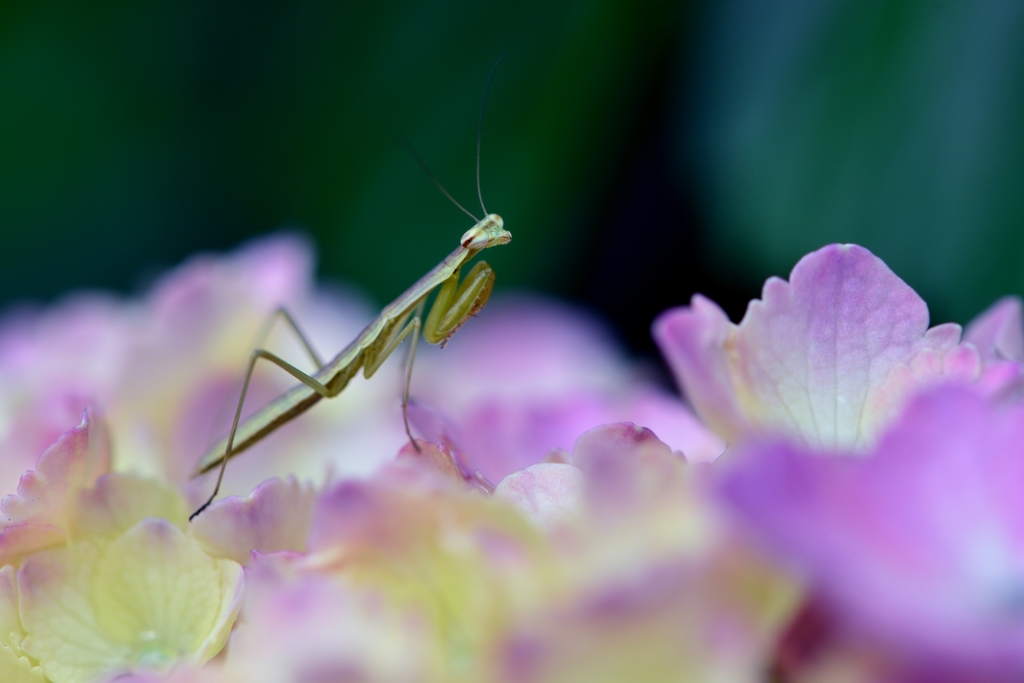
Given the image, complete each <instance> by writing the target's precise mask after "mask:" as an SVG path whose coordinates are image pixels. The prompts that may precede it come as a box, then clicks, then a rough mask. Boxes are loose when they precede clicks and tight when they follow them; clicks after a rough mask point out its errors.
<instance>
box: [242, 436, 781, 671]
mask: <svg viewBox="0 0 1024 683" xmlns="http://www.w3.org/2000/svg"><path fill="white" fill-rule="evenodd" d="M421 448H422V453H419V454H417V453H416V452H415V451H414V450H413V449H412V448H411V447H409V448H407V449H405V451H403V455H402V457H401V458H400V459H399V460H397V461H396V462H395V463H394V464H393V465H389V466H388V467H385V468H384V469H382V470H381V471H380V472H378V473H377V474H376V475H375V476H374V477H372V478H371V479H369V480H362V481H354V480H353V481H346V482H342V483H339V484H338V485H336V486H335V487H333V488H332V489H330V490H328V491H326V492H325V493H324V494H322V495H321V496H320V498H319V500H318V501H317V503H316V507H315V512H314V521H313V525H312V533H311V535H310V539H309V551H308V553H277V554H273V555H262V554H256V556H255V559H254V561H253V563H252V571H251V573H250V575H249V579H250V580H249V584H248V594H247V597H246V604H245V609H244V611H243V616H242V619H241V624H240V626H239V628H238V630H237V633H236V635H235V636H234V637H233V639H232V642H231V646H230V649H229V653H228V658H227V662H226V664H225V668H224V671H223V673H224V676H225V679H226V680H246V681H277V680H306V679H309V678H310V677H312V678H316V677H320V678H326V679H332V677H333V678H338V677H344V676H348V677H351V678H354V679H356V680H382V681H406V680H416V681H430V680H437V681H458V680H465V681H483V680H499V681H500V680H508V681H556V680H557V681H566V680H588V681H601V680H607V681H616V680H622V679H623V677H628V676H629V674H630V672H633V673H635V674H639V673H642V674H643V676H644V680H649V681H659V680H663V681H677V680H735V681H741V680H749V681H754V680H757V679H758V675H759V672H760V666H761V662H762V661H763V659H764V657H765V656H766V654H765V653H766V652H767V650H768V649H769V648H770V645H771V636H772V634H773V633H774V629H775V628H777V627H778V625H779V623H780V622H781V620H782V619H784V618H785V617H786V616H787V615H788V613H789V611H790V610H791V608H792V605H793V598H794V597H795V593H794V591H793V590H792V587H791V585H790V584H789V583H788V582H787V581H786V580H784V579H783V578H782V577H781V575H780V574H779V573H778V572H776V571H774V570H772V569H770V568H769V567H767V566H766V565H764V563H758V561H756V560H755V559H754V558H753V557H752V556H749V555H748V556H744V557H743V558H742V560H741V559H740V557H739V554H740V553H741V551H740V550H739V549H738V547H737V546H735V545H733V544H729V543H723V542H722V535H721V529H720V528H719V526H718V525H719V522H718V521H716V519H715V514H714V513H713V512H712V511H711V510H710V509H709V508H708V507H706V505H705V504H704V497H703V494H702V493H700V491H701V488H702V487H701V486H700V485H699V484H698V482H699V481H700V480H701V477H700V476H699V473H698V472H697V471H690V470H689V467H691V466H688V465H687V464H686V462H685V461H684V460H683V458H682V457H681V456H680V455H679V454H678V453H673V452H672V451H671V449H669V448H668V447H667V446H666V445H665V444H664V443H662V442H661V441H659V440H658V439H657V438H656V437H655V436H654V435H653V433H651V432H650V431H649V430H645V429H642V428H638V427H635V426H633V425H631V424H617V425H610V426H606V427H601V428H598V429H596V430H593V431H591V432H588V433H587V434H585V435H583V436H582V437H581V438H580V439H579V440H578V441H577V443H576V445H575V447H574V448H573V451H572V453H571V454H570V456H569V457H570V459H571V460H572V461H573V464H569V463H556V464H538V465H534V466H533V467H531V468H528V469H527V470H525V471H521V472H518V473H515V474H513V475H511V476H510V477H509V478H507V479H505V480H503V481H502V482H500V483H499V484H498V486H497V489H496V491H495V493H494V495H493V496H492V495H489V494H487V493H485V492H483V491H481V490H480V489H479V488H478V487H474V486H472V485H471V483H472V482H467V481H466V480H465V478H464V477H463V476H462V474H461V471H460V470H459V469H458V468H457V467H456V466H454V465H453V463H452V461H451V459H450V458H451V456H450V454H448V453H446V452H445V451H442V450H440V449H438V448H437V447H434V446H431V445H430V444H426V443H424V444H422V445H421ZM544 499H546V500H548V501H552V500H554V501H557V504H556V505H555V506H554V507H556V508H557V510H555V509H553V508H552V506H551V505H546V504H545V503H544V502H542V500H544ZM302 633H306V634H309V635H307V636H301V635H299V634H302ZM282 640H283V643H282ZM282 644H283V645H284V646H283V647H282V646H281V645H282ZM638 666H640V667H641V668H637V667H638Z"/></svg>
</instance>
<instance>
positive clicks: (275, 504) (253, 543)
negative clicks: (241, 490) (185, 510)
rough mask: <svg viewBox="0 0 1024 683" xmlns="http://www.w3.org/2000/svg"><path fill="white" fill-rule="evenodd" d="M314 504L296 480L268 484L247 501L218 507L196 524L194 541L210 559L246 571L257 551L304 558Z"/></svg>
mask: <svg viewBox="0 0 1024 683" xmlns="http://www.w3.org/2000/svg"><path fill="white" fill-rule="evenodd" d="M315 498H316V492H315V491H314V490H313V488H312V487H311V486H308V485H303V484H300V483H299V482H298V481H296V479H295V477H288V478H287V479H286V480H285V481H282V480H280V479H276V478H275V479H268V480H267V481H265V482H263V483H262V484H260V485H259V486H257V487H256V489H255V490H254V491H253V492H252V493H251V494H250V495H249V496H248V497H246V498H242V497H240V496H231V497H229V498H225V499H223V500H219V501H217V502H215V503H214V504H213V505H211V506H210V509H209V510H207V511H206V512H204V513H203V514H202V515H200V516H199V517H197V518H196V520H195V521H194V522H193V523H192V525H191V531H192V536H193V538H195V539H196V540H197V541H198V542H199V545H200V546H201V547H202V548H203V550H205V551H206V553H207V554H208V555H211V556H213V557H226V558H228V559H231V560H234V561H235V562H238V563H239V564H242V565H245V564H248V562H249V558H250V556H251V554H252V551H254V550H256V551H259V552H261V553H274V552H277V551H280V550H292V551H298V552H305V551H306V540H307V538H308V536H309V530H310V524H311V519H312V515H313V502H314V500H315Z"/></svg>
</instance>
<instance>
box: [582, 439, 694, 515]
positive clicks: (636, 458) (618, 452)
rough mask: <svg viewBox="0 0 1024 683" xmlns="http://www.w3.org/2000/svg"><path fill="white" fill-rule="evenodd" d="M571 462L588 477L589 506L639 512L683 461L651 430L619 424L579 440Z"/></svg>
mask: <svg viewBox="0 0 1024 683" xmlns="http://www.w3.org/2000/svg"><path fill="white" fill-rule="evenodd" d="M572 462H573V464H574V465H576V466H577V467H578V468H580V470H582V471H583V473H584V475H586V497H587V499H588V501H589V504H590V505H594V506H597V507H598V508H599V509H604V508H609V509H613V510H621V509H626V510H629V509H631V508H632V509H639V507H638V506H640V505H641V504H642V503H641V501H642V500H643V499H644V498H646V497H647V496H648V495H649V494H650V492H651V486H652V485H653V486H654V487H657V486H658V485H659V484H658V483H659V482H661V483H662V484H664V483H667V482H668V481H670V480H671V479H672V474H673V471H674V470H676V469H677V468H678V467H679V465H680V463H682V462H683V459H682V458H681V457H680V456H679V454H677V453H673V452H672V450H671V449H670V448H669V447H668V446H667V445H665V444H664V443H663V442H662V441H661V440H660V439H658V437H657V436H655V435H654V432H652V431H651V430H650V429H647V428H645V427H637V426H636V425H634V424H633V423H631V422H620V423H618V424H610V425H603V426H601V427H596V428H594V429H591V430H590V431H588V432H586V433H584V434H583V435H582V436H580V438H579V439H577V440H576V444H575V445H574V446H573V449H572Z"/></svg>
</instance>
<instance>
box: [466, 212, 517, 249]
mask: <svg viewBox="0 0 1024 683" xmlns="http://www.w3.org/2000/svg"><path fill="white" fill-rule="evenodd" d="M459 241H460V242H461V243H462V246H463V247H465V248H466V249H474V250H479V249H487V248H488V247H496V246H498V245H499V244H508V243H509V242H511V241H512V233H510V232H509V231H508V230H506V229H505V221H503V220H501V216H499V215H498V214H496V213H491V214H487V215H486V216H484V219H483V220H482V221H480V222H479V223H477V224H476V225H474V226H473V227H472V228H470V229H469V230H467V231H466V234H465V235H463V236H462V239H461V240H459Z"/></svg>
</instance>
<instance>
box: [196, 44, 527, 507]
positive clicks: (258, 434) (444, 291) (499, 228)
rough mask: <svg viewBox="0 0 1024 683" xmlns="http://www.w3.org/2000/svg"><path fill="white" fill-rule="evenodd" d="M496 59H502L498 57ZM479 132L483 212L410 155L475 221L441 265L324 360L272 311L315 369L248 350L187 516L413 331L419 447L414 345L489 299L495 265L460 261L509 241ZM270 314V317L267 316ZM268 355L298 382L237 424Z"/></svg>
mask: <svg viewBox="0 0 1024 683" xmlns="http://www.w3.org/2000/svg"><path fill="white" fill-rule="evenodd" d="M498 61H499V62H500V61H501V60H498ZM497 66H498V64H497V63H495V64H494V67H492V68H491V73H490V75H489V76H488V78H487V85H486V86H485V88H484V102H486V99H487V90H488V89H489V88H490V81H491V77H493V75H494V69H495V68H497ZM480 121H481V123H482V122H483V105H481V108H480ZM480 134H481V133H480V130H479V129H478V132H477V160H476V171H477V195H478V196H479V197H480V207H481V208H482V209H483V211H484V214H485V215H484V218H483V219H477V218H476V217H475V216H473V214H471V213H470V212H469V211H467V210H466V209H465V208H463V206H462V205H461V204H459V203H458V202H456V201H455V199H453V198H452V196H451V195H450V194H448V191H447V190H445V189H444V187H442V186H441V184H440V183H439V182H438V181H437V179H436V178H434V176H433V174H431V173H430V171H429V170H428V169H427V168H426V166H425V165H424V164H423V162H422V160H420V159H419V157H418V156H416V154H415V151H413V155H414V157H415V158H416V161H417V162H418V163H419V164H420V165H421V166H423V168H424V170H425V171H426V172H427V175H428V176H429V177H430V179H431V180H432V181H433V182H434V183H435V184H436V185H437V186H438V187H439V188H440V189H441V191H442V192H443V193H444V194H445V196H447V197H448V198H449V199H451V201H452V202H454V203H455V205H456V206H458V207H459V208H460V209H462V210H463V211H464V212H465V213H466V214H468V215H469V216H470V217H471V218H473V220H475V221H476V225H474V226H473V227H472V228H470V229H469V230H467V231H466V233H465V234H463V235H462V238H461V239H460V240H459V246H458V247H456V248H455V251H453V252H452V253H450V254H448V256H446V257H445V258H444V260H442V261H441V262H440V263H439V264H437V265H436V266H434V268H432V269H431V270H430V271H429V272H427V274H426V275H424V276H423V277H421V278H420V279H419V280H417V281H416V282H415V284H413V285H412V286H411V287H409V289H407V290H405V292H403V293H402V294H401V295H399V297H398V298H397V299H395V300H394V301H392V302H391V303H390V304H388V305H387V306H385V307H384V309H383V310H382V311H381V312H380V314H379V315H378V316H377V317H376V318H374V319H373V320H371V321H370V323H369V324H368V325H367V326H366V327H365V328H364V329H363V331H362V332H360V333H359V335H358V336H357V337H356V338H355V339H354V340H353V341H352V342H351V343H350V344H349V345H348V346H346V347H345V348H344V349H342V350H341V351H340V352H339V353H338V355H337V356H335V357H334V359H333V360H331V361H329V362H328V363H326V364H325V363H322V362H321V361H320V359H319V357H318V356H317V355H316V353H315V352H314V351H313V348H312V346H311V345H310V344H309V343H308V342H307V341H306V339H305V337H304V336H303V335H302V333H301V332H300V331H299V328H298V325H296V323H295V320H294V319H293V318H292V317H291V315H289V314H288V312H287V311H286V310H284V309H278V310H277V311H276V312H275V317H276V316H277V315H278V314H279V315H282V316H283V317H284V319H285V321H286V322H287V323H288V324H289V326H290V327H291V329H292V330H293V331H294V332H295V333H296V335H297V336H298V337H299V339H300V341H301V342H302V344H303V346H304V347H305V349H306V351H307V352H308V354H309V356H310V357H311V358H312V360H313V362H314V363H315V364H316V366H317V367H318V368H319V369H318V370H317V371H316V372H314V373H313V374H312V375H309V374H306V373H305V372H303V371H302V370H299V369H298V368H296V367H295V366H294V365H291V364H290V363H288V362H287V361H285V360H284V359H282V358H281V357H279V356H277V355H275V354H273V353H271V352H269V351H266V350H265V349H261V348H257V349H255V350H253V352H252V353H251V354H250V356H249V362H248V365H247V367H246V373H245V380H244V381H243V382H242V394H241V396H240V397H239V400H238V406H237V407H236V409H235V417H234V420H233V422H232V423H231V430H230V431H229V432H228V435H227V437H225V438H224V439H222V440H221V441H220V442H219V443H217V444H216V445H215V446H214V447H213V448H211V449H210V450H209V451H207V452H206V454H205V455H204V456H203V457H202V458H201V459H200V460H199V464H198V465H197V466H196V468H195V470H194V472H193V474H192V477H193V478H195V477H198V476H200V475H202V474H205V473H207V472H209V471H211V470H213V469H214V468H217V467H219V471H218V473H217V483H216V484H215V485H214V488H213V493H212V494H210V497H209V498H208V499H207V500H206V502H205V503H203V504H202V505H201V506H200V507H199V509H197V510H196V511H195V512H193V513H192V515H191V516H189V520H190V521H191V520H193V519H195V518H196V517H197V516H198V515H199V514H200V513H201V512H202V511H203V510H205V509H206V508H208V507H209V506H210V504H211V503H213V501H214V499H215V498H216V497H217V493H218V492H219V491H220V486H221V483H222V482H223V480H224V471H225V469H226V468H227V463H228V460H230V459H231V458H233V457H235V456H236V455H238V454H239V453H241V452H242V451H244V450H245V449H247V448H249V447H250V446H252V445H253V444H255V443H257V442H258V441H259V440H260V439H262V438H263V437H265V436H267V435H268V434H270V433H271V432H273V431H274V430H276V429H277V428H278V427H280V426H282V425H284V424H286V423H287V422H290V421H291V420H293V419H295V418H296V417H298V416H299V415H301V414H302V413H304V412H306V411H307V410H309V409H310V408H311V407H313V405H314V404H316V403H317V402H319V401H320V399H323V398H333V397H335V396H337V395H338V394H340V393H341V392H342V391H343V390H344V389H345V387H346V386H348V383H349V380H351V379H352V378H353V377H354V376H355V375H356V373H358V372H359V370H360V368H362V370H363V376H364V377H366V378H367V379H369V378H370V377H372V376H373V374H374V373H376V372H377V370H378V369H379V368H380V367H381V365H383V363H384V361H385V360H387V358H388V357H389V356H390V355H391V354H392V353H393V352H394V351H395V349H397V348H398V346H399V344H401V343H402V341H404V340H405V338H406V337H408V336H409V335H412V340H411V348H410V351H409V362H408V364H407V366H406V375H405V390H404V393H403V396H402V418H403V420H404V422H405V433H406V436H408V437H409V441H410V442H411V443H412V444H413V446H414V447H415V448H416V449H417V450H419V446H418V444H417V443H416V441H415V439H413V436H412V431H411V430H410V429H409V415H408V407H409V384H410V382H411V381H412V367H413V363H414V362H415V360H416V344H417V341H418V340H419V337H420V334H422V335H423V338H424V339H425V340H426V341H427V343H429V344H439V343H440V344H441V345H442V346H443V345H445V344H447V343H448V340H449V339H451V337H452V335H454V334H455V333H456V332H457V331H458V330H459V328H460V327H462V326H463V325H464V324H465V323H466V321H468V320H469V319H470V318H472V317H473V316H475V315H476V314H477V313H479V312H480V310H481V309H482V308H483V307H484V306H485V305H486V304H487V300H488V299H489V298H490V296H491V290H492V289H493V288H494V271H493V270H491V268H490V266H488V265H487V262H486V261H480V262H479V263H477V264H476V265H475V266H473V268H472V269H471V270H470V271H469V273H467V274H466V277H465V278H464V279H463V280H462V282H461V284H460V283H459V277H460V272H461V269H462V267H463V266H464V265H465V264H466V263H467V262H469V261H470V260H472V259H473V257H475V256H476V255H477V254H478V253H480V252H481V251H482V250H484V249H489V248H491V247H496V246H498V245H501V244H508V242H509V241H511V239H512V235H511V233H509V232H508V231H507V230H505V226H504V222H503V221H502V219H501V216H499V215H497V214H494V213H488V212H487V208H486V207H485V206H484V202H483V195H482V193H481V192H480ZM438 287H440V288H441V289H440V291H439V292H438V294H437V297H436V298H435V299H434V303H433V305H432V306H431V308H430V312H429V313H428V314H427V317H426V320H425V321H424V320H423V318H422V315H423V310H424V306H425V304H426V299H427V296H428V295H429V294H430V293H431V292H432V291H434V290H435V289H437V288H438ZM272 320H273V319H272ZM261 359H262V360H266V361H269V362H271V363H273V364H274V365H276V366H278V367H279V368H281V369H282V370H284V371H285V372H287V373H288V374H290V375H291V376H292V377H294V378H295V379H297V380H298V381H299V382H301V384H299V385H297V386H295V387H294V388H292V389H290V390H289V391H287V392H285V393H284V394H282V395H281V396H280V397H278V398H277V399H275V400H273V401H271V402H270V403H269V404H267V405H266V406H265V407H263V408H262V409H261V410H260V411H259V412H257V413H256V414H254V415H252V416H251V417H249V418H248V419H246V420H245V421H244V422H241V416H242V406H243V404H244V403H245V395H246V392H247V391H248V389H249V380H250V379H252V373H253V369H254V368H255V366H256V361H258V360H261Z"/></svg>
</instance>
